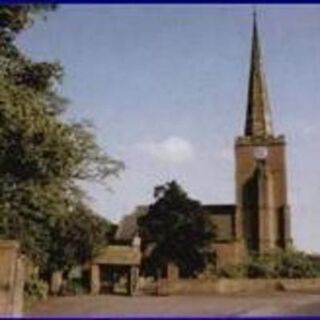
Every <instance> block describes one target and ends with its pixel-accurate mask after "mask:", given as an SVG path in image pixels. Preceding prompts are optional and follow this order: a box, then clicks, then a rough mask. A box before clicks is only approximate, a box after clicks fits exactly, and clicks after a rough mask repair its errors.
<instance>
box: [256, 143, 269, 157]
mask: <svg viewBox="0 0 320 320" xmlns="http://www.w3.org/2000/svg"><path fill="white" fill-rule="evenodd" d="M253 157H254V158H255V159H256V160H265V159H266V158H267V157H268V148H267V147H265V146H255V147H254V148H253Z"/></svg>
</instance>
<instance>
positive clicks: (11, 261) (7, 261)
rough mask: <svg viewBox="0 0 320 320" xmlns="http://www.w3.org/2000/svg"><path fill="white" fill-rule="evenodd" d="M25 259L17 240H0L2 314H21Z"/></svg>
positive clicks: (0, 311)
mask: <svg viewBox="0 0 320 320" xmlns="http://www.w3.org/2000/svg"><path fill="white" fill-rule="evenodd" d="M23 287H24V261H23V257H22V256H21V255H20V253H19V245H18V243H17V242H16V241H4V240H1V241H0V315H1V316H13V315H14V316H21V315H22V309H23Z"/></svg>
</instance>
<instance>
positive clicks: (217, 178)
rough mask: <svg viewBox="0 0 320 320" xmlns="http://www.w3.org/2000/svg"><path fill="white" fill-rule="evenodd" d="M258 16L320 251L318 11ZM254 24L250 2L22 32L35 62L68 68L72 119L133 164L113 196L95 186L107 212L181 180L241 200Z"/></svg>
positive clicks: (63, 18) (120, 10) (292, 191)
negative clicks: (237, 170)
mask: <svg viewBox="0 0 320 320" xmlns="http://www.w3.org/2000/svg"><path fill="white" fill-rule="evenodd" d="M257 9H258V22H259V31H260V37H261V42H262V49H263V58H264V66H265V71H266V77H267V83H268V88H269V96H270V101H271V108H272V115H273V122H274V127H275V132H276V133H277V134H280V133H284V134H285V135H286V138H287V141H288V148H287V158H288V182H289V201H290V204H291V210H292V231H293V237H294V241H295V244H296V246H297V247H298V248H300V249H305V250H309V251H318V252H320V241H319V240H318V239H319V238H318V235H319V229H320V212H319V198H320V167H319V163H320V144H319V139H320V131H319V128H318V123H319V120H318V119H319V117H320V6H319V5H308V6H303V5H295V6H293V5H274V6H271V5H268V6H258V8H257ZM251 29H252V7H251V6H247V5H238V6H237V5H118V6H117V5H62V6H61V7H60V8H59V10H58V11H56V12H54V13H52V14H50V15H49V18H48V20H47V21H44V22H43V21H38V22H36V23H35V25H34V26H33V27H32V28H31V29H29V30H28V31H27V32H25V33H24V34H22V35H21V36H20V38H19V39H18V40H19V45H20V46H21V47H22V48H23V49H24V50H25V51H26V52H27V53H28V54H29V55H31V56H32V57H34V58H35V59H37V60H42V59H44V60H51V61H54V60H58V61H60V62H61V63H62V64H63V65H64V67H65V71H66V76H65V79H64V82H63V86H62V87H61V91H62V94H63V95H64V96H66V97H67V98H69V99H70V100H71V105H70V109H69V112H68V117H69V118H73V119H82V118H87V119H90V120H91V121H92V122H93V124H94V125H95V132H96V134H97V137H98V141H99V143H100V144H101V145H102V146H103V148H104V149H105V150H106V151H107V152H108V153H109V154H110V155H112V156H115V157H118V158H119V159H122V160H123V161H124V162H125V164H126V166H127V168H126V170H125V171H124V172H123V173H122V174H121V177H120V179H119V180H112V181H110V185H111V187H112V188H113V192H112V193H110V192H107V191H105V189H104V188H103V187H100V186H95V185H87V186H86V187H87V189H88V193H89V195H90V202H91V203H92V205H93V206H94V207H95V208H96V210H97V211H98V212H99V213H100V214H102V215H104V216H106V217H107V218H109V219H111V220H113V221H119V219H120V218H121V216H123V215H125V214H128V213H130V212H131V211H132V210H133V209H134V207H135V206H136V205H138V204H145V203H149V202H150V201H152V192H153V188H154V186H155V185H158V184H162V183H164V182H166V181H168V180H171V179H177V180H178V181H179V182H180V183H181V184H182V185H183V186H184V187H185V189H186V190H187V191H188V192H189V194H190V195H191V196H192V197H194V198H197V199H199V200H200V201H202V202H203V203H233V202H234V158H233V148H234V138H235V137H236V136H237V135H239V134H242V131H243V126H244V116H245V108H246V94H247V83H248V72H249V56H250V45H251V43H250V41H251Z"/></svg>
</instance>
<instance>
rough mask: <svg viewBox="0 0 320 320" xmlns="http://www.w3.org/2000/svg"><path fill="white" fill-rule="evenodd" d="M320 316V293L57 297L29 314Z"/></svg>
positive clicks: (37, 305) (36, 306) (34, 308)
mask: <svg viewBox="0 0 320 320" xmlns="http://www.w3.org/2000/svg"><path fill="white" fill-rule="evenodd" d="M316 314H319V315H320V294H319V293H292V292H291V293H285V292H284V293H279V292H276V293H268V294H267V293H265V294H259V295H257V294H255V295H249V294H246V295H244V294H241V295H239V294H238V295H228V296H227V295H225V296H224V295H210V296H209V295H205V296H200V295H197V296H170V297H156V296H136V297H126V296H112V295H99V296H89V295H83V296H76V297H54V298H49V299H48V300H46V301H42V302H39V303H37V304H35V305H33V306H32V308H31V309H30V310H29V311H28V312H27V313H26V315H27V316H53V315H56V316H76V315H82V316H90V315H91V316H93V315H100V316H101V315H109V316H112V315H115V316H129V315H135V316H138V315H140V316H148V315H149V316H151V315H157V316H164V317H165V316H179V315H182V316H183V315H184V316H186V315H193V316H196V315H198V316H209V315H211V316H214V315H216V316H222V315H224V316H227V315H232V316H268V315H316Z"/></svg>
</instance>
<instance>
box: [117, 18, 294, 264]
mask: <svg viewBox="0 0 320 320" xmlns="http://www.w3.org/2000/svg"><path fill="white" fill-rule="evenodd" d="M251 46H252V47H251V58H250V59H251V60H250V73H249V84H248V98H247V107H246V119H245V124H244V131H243V134H242V135H240V136H238V137H236V139H235V146H234V148H235V165H236V166H235V195H236V196H235V199H236V203H235V204H227V205H215V204H209V205H204V206H203V209H204V213H205V214H208V215H210V217H211V220H212V222H213V224H214V225H215V226H216V232H217V235H216V238H215V240H214V243H213V247H214V249H215V252H216V257H217V264H218V265H219V266H222V265H226V264H233V263H237V262H240V261H241V260H242V259H243V258H244V257H245V256H247V255H248V254H250V253H258V254H264V253H268V252H272V251H273V250H275V249H277V248H280V249H287V248H288V247H290V246H291V245H292V239H291V232H290V210H289V205H288V199H287V177H286V158H285V148H286V141H285V137H284V136H283V135H276V134H275V132H274V130H273V126H272V118H271V109H270V105H269V100H268V92H267V84H266V80H265V75H264V70H263V64H262V55H261V47H260V41H259V34H258V27H257V21H256V15H255V14H254V18H253V32H252V44H251ZM146 212H147V207H145V206H139V207H138V208H137V209H136V211H135V212H134V213H133V214H131V215H128V216H125V217H124V218H123V219H122V221H121V222H120V225H119V228H118V230H117V233H116V236H115V239H116V240H117V241H124V242H125V241H127V242H128V241H129V242H130V241H131V240H132V239H133V238H134V236H135V235H136V234H137V232H138V228H137V219H138V217H139V216H141V215H143V214H146Z"/></svg>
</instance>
